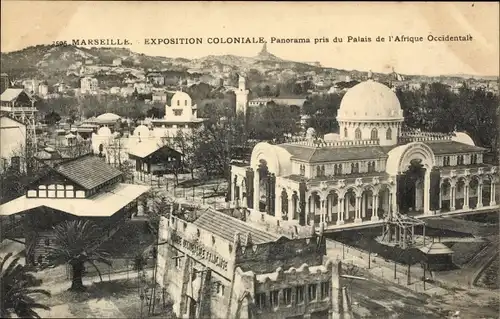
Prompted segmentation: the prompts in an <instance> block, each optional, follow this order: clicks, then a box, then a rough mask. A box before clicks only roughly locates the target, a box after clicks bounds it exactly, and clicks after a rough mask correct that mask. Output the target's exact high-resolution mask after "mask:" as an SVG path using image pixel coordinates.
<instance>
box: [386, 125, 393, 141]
mask: <svg viewBox="0 0 500 319" xmlns="http://www.w3.org/2000/svg"><path fill="white" fill-rule="evenodd" d="M385 139H386V140H392V130H391V128H390V127H389V128H388V129H387V131H386V132H385Z"/></svg>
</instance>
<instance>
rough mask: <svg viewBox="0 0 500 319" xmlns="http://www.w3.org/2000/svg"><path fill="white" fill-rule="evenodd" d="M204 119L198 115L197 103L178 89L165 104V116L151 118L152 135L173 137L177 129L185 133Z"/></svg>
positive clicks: (196, 126)
mask: <svg viewBox="0 0 500 319" xmlns="http://www.w3.org/2000/svg"><path fill="white" fill-rule="evenodd" d="M203 121H204V119H202V118H199V117H198V110H197V105H196V104H195V105H193V101H192V100H191V97H190V96H189V94H187V93H185V92H181V91H178V92H176V93H175V94H174V96H173V97H172V100H171V102H170V105H168V104H167V105H165V116H164V118H162V119H153V120H152V121H151V124H152V126H153V132H152V135H154V136H157V137H167V138H173V137H175V136H176V135H177V134H178V132H179V130H180V131H182V132H183V133H185V134H190V133H192V131H193V130H194V129H196V128H198V127H200V126H201V124H202V123H203Z"/></svg>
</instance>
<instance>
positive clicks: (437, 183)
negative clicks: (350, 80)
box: [230, 79, 498, 229]
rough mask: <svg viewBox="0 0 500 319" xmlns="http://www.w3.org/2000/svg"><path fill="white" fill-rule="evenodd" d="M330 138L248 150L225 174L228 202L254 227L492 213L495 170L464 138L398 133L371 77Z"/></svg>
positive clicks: (395, 107) (392, 104)
mask: <svg viewBox="0 0 500 319" xmlns="http://www.w3.org/2000/svg"><path fill="white" fill-rule="evenodd" d="M337 120H338V122H339V127H340V132H339V134H327V136H325V138H317V137H316V136H313V135H312V134H308V135H307V136H306V137H305V138H300V139H299V138H298V139H296V140H294V141H293V142H288V143H285V144H279V145H271V144H268V143H259V144H257V145H256V146H255V147H254V149H253V151H252V156H251V160H250V162H249V163H247V164H234V165H233V166H232V168H231V184H230V189H231V202H232V204H233V205H235V206H244V207H247V208H248V209H249V211H250V214H252V213H253V212H255V211H257V212H261V213H262V216H261V218H262V219H263V220H266V219H267V220H271V221H279V222H280V223H282V224H295V225H313V224H314V225H318V226H319V225H320V224H323V226H326V229H335V228H345V227H352V226H356V225H360V224H377V223H382V220H384V219H388V218H389V217H394V216H401V215H407V216H408V215H409V216H412V217H416V218H425V217H428V216H433V215H438V214H443V213H457V214H459V213H465V212H468V211H473V210H483V209H492V208H498V205H497V198H496V196H497V195H496V184H497V183H498V173H497V167H495V166H492V165H488V164H485V163H483V154H484V153H485V151H486V149H484V148H481V147H478V146H475V145H474V142H473V140H472V139H471V138H470V137H469V136H468V135H467V134H465V133H454V134H441V133H430V132H429V133H427V132H421V131H418V130H415V131H404V130H403V126H402V124H403V122H404V116H403V110H402V109H401V105H400V103H399V100H398V98H397V96H396V95H395V93H394V92H393V91H392V90H391V89H390V88H388V87H387V86H385V85H383V84H381V83H378V82H376V81H374V80H372V79H368V80H367V81H364V82H361V83H359V84H357V85H356V86H354V87H353V88H351V89H350V90H349V91H348V92H347V93H346V94H345V96H344V97H343V99H342V101H341V105H340V108H339V110H338V116H337Z"/></svg>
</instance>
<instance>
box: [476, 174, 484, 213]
mask: <svg viewBox="0 0 500 319" xmlns="http://www.w3.org/2000/svg"><path fill="white" fill-rule="evenodd" d="M481 207H483V180H482V179H479V180H478V183H477V205H476V208H481Z"/></svg>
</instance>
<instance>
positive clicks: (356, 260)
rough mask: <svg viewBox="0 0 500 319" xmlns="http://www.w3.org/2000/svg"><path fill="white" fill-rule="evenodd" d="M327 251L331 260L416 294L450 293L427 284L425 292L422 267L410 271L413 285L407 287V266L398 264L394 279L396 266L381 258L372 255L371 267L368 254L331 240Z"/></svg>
mask: <svg viewBox="0 0 500 319" xmlns="http://www.w3.org/2000/svg"><path fill="white" fill-rule="evenodd" d="M326 251H327V256H328V257H330V258H333V259H336V260H343V261H344V262H347V263H352V264H354V265H356V266H358V267H360V268H362V269H363V270H365V271H368V272H369V273H370V274H371V275H373V276H376V277H379V278H383V279H385V280H391V281H392V282H394V283H395V284H398V285H403V286H405V287H407V288H409V289H411V290H413V291H415V292H423V293H426V294H429V295H433V294H439V295H444V294H447V293H448V291H447V290H446V289H443V288H441V287H439V286H437V285H434V284H430V283H426V284H425V290H424V283H423V282H422V279H421V278H422V277H423V270H422V269H421V268H420V267H416V266H414V267H412V268H411V269H410V276H411V277H410V278H411V284H410V285H406V283H407V269H408V268H407V266H404V265H401V264H397V265H396V279H394V264H393V263H389V262H387V261H385V260H384V259H382V258H380V257H377V256H375V255H371V262H370V265H369V261H368V253H366V252H363V251H361V250H358V249H354V248H352V247H348V246H344V248H343V247H342V244H341V243H338V242H335V241H333V240H329V239H327V241H326ZM368 266H370V268H368Z"/></svg>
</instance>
